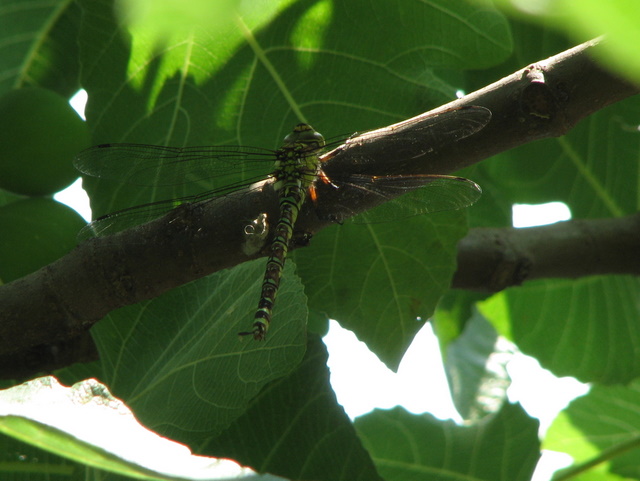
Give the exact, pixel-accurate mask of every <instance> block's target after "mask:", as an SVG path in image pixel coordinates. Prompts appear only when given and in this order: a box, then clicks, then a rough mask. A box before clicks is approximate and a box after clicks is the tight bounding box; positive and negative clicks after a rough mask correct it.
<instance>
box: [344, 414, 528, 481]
mask: <svg viewBox="0 0 640 481" xmlns="http://www.w3.org/2000/svg"><path fill="white" fill-rule="evenodd" d="M355 424H356V429H357V430H358V434H359V435H360V437H361V438H362V440H363V443H364V445H365V447H366V448H367V449H368V451H369V452H370V453H371V455H372V456H373V460H374V462H375V464H376V466H377V468H378V471H379V472H380V474H381V475H382V477H383V478H384V479H385V480H387V481H395V480H398V481H399V480H402V481H411V480H422V481H424V480H428V481H440V480H442V481H445V480H446V481H451V480H460V481H462V480H470V479H473V480H478V481H479V480H487V481H489V480H490V481H502V480H504V481H529V480H530V479H531V475H532V474H533V470H534V468H535V465H536V462H537V461H538V458H539V456H540V452H539V449H540V448H539V446H540V443H539V441H538V434H537V430H538V422H537V421H536V420H534V419H532V418H530V417H528V416H527V415H526V414H525V412H524V411H523V409H522V408H521V407H520V406H519V405H511V404H504V405H503V407H502V409H501V410H500V411H499V412H497V413H495V414H492V415H489V416H487V417H485V418H483V419H482V420H481V421H480V422H479V423H477V424H474V425H472V426H457V425H456V424H455V423H454V422H453V421H446V422H442V421H438V420H436V419H435V418H434V417H433V416H431V415H429V414H422V415H413V414H410V413H408V412H407V411H405V410H404V409H402V408H399V407H398V408H394V409H392V410H389V411H381V410H376V411H374V412H373V413H371V414H367V415H365V416H362V417H359V418H357V419H356V421H355Z"/></svg>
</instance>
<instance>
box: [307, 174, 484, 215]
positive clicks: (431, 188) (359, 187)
mask: <svg viewBox="0 0 640 481" xmlns="http://www.w3.org/2000/svg"><path fill="white" fill-rule="evenodd" d="M332 182H333V183H334V185H335V188H337V189H346V190H347V191H348V192H347V194H346V195H345V196H344V198H343V200H341V201H340V202H339V203H338V205H332V206H331V209H332V212H331V213H329V214H325V215H324V216H323V215H322V214H320V216H321V217H322V218H329V219H332V220H335V221H336V222H343V221H345V220H347V219H349V220H350V221H352V222H354V223H361V224H369V223H380V222H390V221H395V220H398V219H399V218H403V217H411V216H415V215H420V214H430V213H434V212H442V211H447V210H457V209H462V208H464V207H468V206H470V205H472V204H474V203H475V202H476V201H477V200H478V199H479V198H480V195H481V194H482V189H481V188H480V186H479V185H478V184H476V183H475V182H473V181H471V180H469V179H465V178H463V177H453V176H448V175H411V176H403V175H390V176H366V175H357V174H353V175H350V176H349V177H348V178H345V179H341V180H340V181H337V180H332ZM363 203H366V205H376V204H379V205H377V207H375V208H373V209H371V210H368V211H367V212H365V213H364V214H361V215H357V214H358V210H359V209H358V207H360V210H361V209H362V205H363Z"/></svg>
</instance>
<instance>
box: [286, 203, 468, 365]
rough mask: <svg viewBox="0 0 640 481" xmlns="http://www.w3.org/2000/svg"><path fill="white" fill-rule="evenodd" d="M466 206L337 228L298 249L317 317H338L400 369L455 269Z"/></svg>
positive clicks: (301, 266) (384, 360) (385, 361)
mask: <svg viewBox="0 0 640 481" xmlns="http://www.w3.org/2000/svg"><path fill="white" fill-rule="evenodd" d="M463 222H464V213H461V212H456V213H446V214H433V215H429V216H419V217H413V218H410V219H406V220H402V221H401V222H388V223H383V224H370V225H352V224H346V225H343V226H339V227H333V228H331V229H327V230H326V231H324V232H322V233H320V234H319V235H318V236H316V237H314V239H313V241H312V244H311V247H309V248H308V249H305V250H304V251H301V252H298V253H296V262H297V264H298V268H299V272H300V275H301V277H302V278H303V279H304V282H305V285H306V286H307V289H308V292H309V305H310V308H311V310H312V312H313V314H314V316H315V317H316V319H318V318H323V319H326V318H332V319H336V320H337V321H338V322H340V324H341V325H342V326H343V327H345V328H346V329H350V330H352V331H354V332H355V333H356V335H357V336H358V338H359V339H360V340H361V341H363V342H365V343H366V344H367V346H368V347H369V349H371V350H372V351H373V352H374V353H375V354H376V355H377V356H378V357H379V358H380V359H381V360H382V361H383V362H384V363H385V364H387V366H389V368H390V369H393V370H396V369H397V368H398V364H399V363H400V360H401V359H402V356H403V355H404V352H405V350H406V349H407V348H408V347H409V344H410V343H411V341H412V340H413V337H414V336H415V334H416V333H417V332H418V331H419V330H420V328H421V327H422V326H423V325H424V323H425V322H426V320H427V319H428V318H429V317H430V316H431V314H433V311H434V309H435V305H436V304H437V302H438V300H439V298H440V296H441V295H442V294H443V293H444V292H445V291H446V290H447V289H448V288H449V282H450V280H451V276H452V275H453V272H454V270H455V257H456V250H455V245H456V243H457V242H458V240H459V239H460V238H461V237H462V236H464V234H465V233H466V229H465V226H464V223H463Z"/></svg>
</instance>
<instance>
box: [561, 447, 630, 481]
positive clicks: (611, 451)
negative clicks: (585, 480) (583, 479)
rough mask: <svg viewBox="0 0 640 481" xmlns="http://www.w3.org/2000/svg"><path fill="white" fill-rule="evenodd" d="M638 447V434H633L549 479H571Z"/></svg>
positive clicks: (562, 480)
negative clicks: (633, 435) (626, 439)
mask: <svg viewBox="0 0 640 481" xmlns="http://www.w3.org/2000/svg"><path fill="white" fill-rule="evenodd" d="M638 447H640V436H635V437H633V438H631V439H629V440H628V441H625V442H624V443H620V444H616V445H615V446H612V447H610V448H608V449H605V450H604V451H602V453H600V455H599V456H596V457H594V458H592V459H590V460H589V461H586V462H584V463H582V464H576V465H575V466H572V467H570V468H567V469H565V470H563V471H561V472H560V473H558V474H557V475H554V476H553V477H552V478H551V481H564V480H566V479H571V478H574V477H576V476H578V475H579V474H581V473H584V472H585V471H587V470H589V469H591V468H593V467H595V466H597V465H598V464H601V463H604V462H605V461H608V460H610V459H613V458H616V457H618V456H620V455H622V454H624V453H626V452H627V451H631V450H632V449H635V448H638Z"/></svg>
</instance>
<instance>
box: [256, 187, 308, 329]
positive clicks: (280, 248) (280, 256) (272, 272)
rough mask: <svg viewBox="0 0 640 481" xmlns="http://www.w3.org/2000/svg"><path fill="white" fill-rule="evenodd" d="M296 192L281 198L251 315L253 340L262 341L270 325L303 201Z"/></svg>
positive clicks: (298, 188) (301, 191)
mask: <svg viewBox="0 0 640 481" xmlns="http://www.w3.org/2000/svg"><path fill="white" fill-rule="evenodd" d="M297 191H298V192H295V193H291V194H290V195H288V196H286V197H284V198H283V199H282V201H281V207H280V221H279V222H278V225H277V226H276V234H275V238H274V239H273V242H272V244H271V254H270V256H269V259H268V260H267V268H266V270H265V273H264V279H263V281H262V291H261V293H260V301H259V302H258V309H257V310H256V313H255V316H254V322H253V330H252V334H253V338H254V339H256V340H262V339H264V338H265V335H266V333H267V329H268V328H269V324H270V323H271V316H272V313H273V305H274V303H275V299H276V295H277V293H278V288H279V287H280V279H281V278H282V271H283V269H284V263H285V261H286V258H287V253H288V251H289V241H290V240H291V237H292V236H293V227H294V225H295V222H296V219H297V218H298V212H300V206H301V205H302V203H303V202H304V198H305V194H304V192H305V191H304V190H302V189H300V187H297Z"/></svg>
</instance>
